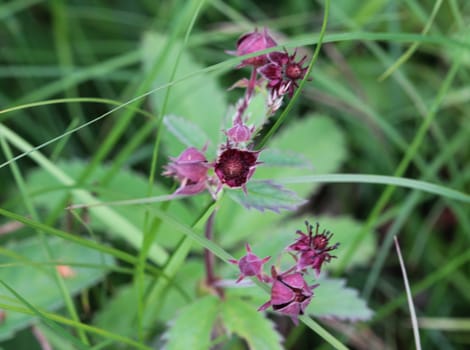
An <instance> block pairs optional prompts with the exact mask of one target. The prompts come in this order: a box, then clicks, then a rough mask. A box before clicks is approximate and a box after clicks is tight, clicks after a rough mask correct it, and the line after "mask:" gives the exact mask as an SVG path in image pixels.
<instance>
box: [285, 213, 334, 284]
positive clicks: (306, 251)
mask: <svg viewBox="0 0 470 350" xmlns="http://www.w3.org/2000/svg"><path fill="white" fill-rule="evenodd" d="M305 225H306V226H307V234H306V233H304V232H302V231H300V230H298V231H297V232H296V233H297V234H298V235H300V237H299V238H298V239H297V240H296V241H295V242H294V243H292V244H291V245H290V246H288V247H287V250H290V251H296V252H298V255H299V257H298V259H297V271H304V270H305V269H307V268H309V267H310V268H312V269H314V270H315V273H316V274H317V275H319V274H320V271H321V267H322V265H323V263H325V262H330V260H331V259H332V258H336V256H334V255H331V254H330V253H329V252H330V251H332V250H335V249H336V248H338V246H339V243H336V244H334V245H332V246H329V244H330V239H331V238H332V237H333V233H331V232H330V231H325V230H323V232H322V233H321V234H320V233H318V229H319V227H320V225H319V224H318V223H317V224H316V228H315V235H313V226H312V225H310V224H309V223H308V221H306V222H305Z"/></svg>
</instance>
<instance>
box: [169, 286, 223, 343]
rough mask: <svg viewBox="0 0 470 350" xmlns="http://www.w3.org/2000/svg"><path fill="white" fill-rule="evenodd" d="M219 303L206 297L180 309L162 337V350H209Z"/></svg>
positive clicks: (217, 300)
mask: <svg viewBox="0 0 470 350" xmlns="http://www.w3.org/2000/svg"><path fill="white" fill-rule="evenodd" d="M219 303H220V299H219V298H217V297H215V296H212V295H208V296H206V297H204V298H201V299H197V300H196V301H194V302H193V303H192V304H190V305H188V306H186V307H185V308H183V309H181V311H180V313H179V315H178V316H177V317H176V319H175V320H174V321H173V322H170V324H169V329H168V331H167V332H166V333H165V334H164V335H163V338H164V339H165V340H166V344H165V346H164V349H165V350H181V349H191V350H207V349H209V348H210V344H211V334H212V329H213V327H214V322H215V321H216V319H217V315H218V313H219Z"/></svg>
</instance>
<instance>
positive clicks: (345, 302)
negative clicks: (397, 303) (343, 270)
mask: <svg viewBox="0 0 470 350" xmlns="http://www.w3.org/2000/svg"><path fill="white" fill-rule="evenodd" d="M318 282H319V283H320V286H319V287H317V288H315V289H314V297H313V298H312V302H311V303H310V305H309V306H308V308H307V313H308V314H310V315H312V316H315V317H328V318H338V319H341V320H348V321H365V320H369V319H370V318H371V317H372V315H373V312H372V310H371V309H369V308H368V307H367V305H366V302H365V301H364V300H362V299H361V298H360V297H359V295H358V292H357V291H356V290H355V289H352V288H348V287H346V286H345V284H346V282H345V281H344V280H342V279H324V280H320V281H318Z"/></svg>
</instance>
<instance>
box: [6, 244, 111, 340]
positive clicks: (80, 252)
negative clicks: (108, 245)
mask: <svg viewBox="0 0 470 350" xmlns="http://www.w3.org/2000/svg"><path fill="white" fill-rule="evenodd" d="M47 243H48V245H49V247H50V249H51V251H52V252H53V255H54V256H53V259H54V261H63V262H67V263H76V264H96V265H98V266H100V268H91V267H90V268H87V267H76V266H71V268H72V270H73V272H74V275H73V276H71V277H69V278H65V283H66V285H67V287H68V290H69V291H70V293H71V294H76V293H78V292H79V291H80V290H83V289H85V288H88V287H89V286H91V285H93V284H95V283H96V282H98V281H99V280H101V279H102V278H103V277H104V275H105V274H106V273H107V267H110V266H113V265H114V260H113V258H112V257H110V256H108V255H105V254H102V253H100V252H97V251H96V250H93V249H90V248H86V247H83V246H79V245H77V244H74V243H71V242H67V241H64V240H61V239H58V238H55V237H51V238H47ZM6 248H7V249H8V250H9V251H11V252H13V253H15V254H18V255H21V256H23V257H25V258H26V259H27V260H29V261H32V263H30V262H27V261H14V259H12V258H11V257H9V256H8V257H7V256H6V255H1V256H0V264H8V263H15V262H21V263H23V264H21V265H12V266H4V267H2V279H3V280H5V281H7V282H8V284H9V285H10V286H11V287H12V288H13V289H14V290H15V291H16V292H17V293H18V294H20V295H21V296H22V297H24V298H25V299H26V300H28V302H29V303H31V304H32V305H34V306H35V307H37V308H40V309H44V310H49V311H52V310H56V309H59V308H60V307H62V306H63V305H64V301H63V299H62V296H61V292H60V290H59V288H58V286H57V285H56V282H55V279H54V277H53V274H52V271H51V268H52V267H50V266H45V265H41V266H39V265H33V264H35V263H36V264H40V263H44V262H48V261H49V259H48V258H47V256H46V253H45V251H44V247H43V246H42V244H41V241H40V239H38V238H37V237H35V238H30V239H26V240H22V241H20V242H18V243H15V244H11V245H9V246H7V247H6ZM0 295H10V293H9V292H8V291H6V290H5V288H4V287H0ZM5 312H6V313H7V317H6V319H5V321H4V322H3V323H2V324H1V327H0V340H3V339H7V338H8V337H11V336H13V335H14V333H15V332H16V331H18V330H20V329H22V328H25V327H27V326H29V325H30V324H32V323H33V322H34V321H35V317H31V316H30V315H26V314H20V313H14V312H10V311H8V310H5Z"/></svg>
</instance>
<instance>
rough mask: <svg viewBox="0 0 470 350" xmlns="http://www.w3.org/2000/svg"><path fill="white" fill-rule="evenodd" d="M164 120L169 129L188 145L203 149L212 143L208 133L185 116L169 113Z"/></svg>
mask: <svg viewBox="0 0 470 350" xmlns="http://www.w3.org/2000/svg"><path fill="white" fill-rule="evenodd" d="M163 122H164V124H165V126H166V128H167V130H168V131H169V132H171V133H172V134H173V135H174V136H175V137H176V138H177V139H178V140H180V142H181V143H182V144H184V145H186V146H187V147H196V148H197V149H202V148H203V147H204V146H205V145H210V144H211V143H210V142H209V138H208V137H207V135H206V133H205V132H204V131H203V130H202V129H201V128H200V127H199V126H198V125H196V124H194V123H193V122H191V121H189V120H187V119H185V118H182V117H178V116H176V115H167V116H165V118H164V119H163ZM175 156H176V155H175Z"/></svg>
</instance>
